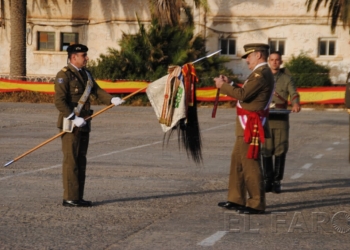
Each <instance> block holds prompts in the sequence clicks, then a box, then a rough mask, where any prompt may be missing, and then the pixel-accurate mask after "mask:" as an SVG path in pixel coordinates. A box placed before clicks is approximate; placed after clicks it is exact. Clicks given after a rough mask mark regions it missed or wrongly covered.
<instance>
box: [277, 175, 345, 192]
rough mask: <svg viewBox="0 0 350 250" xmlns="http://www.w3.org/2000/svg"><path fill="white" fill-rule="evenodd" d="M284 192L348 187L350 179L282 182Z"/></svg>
mask: <svg viewBox="0 0 350 250" xmlns="http://www.w3.org/2000/svg"><path fill="white" fill-rule="evenodd" d="M282 187H283V193H295V192H303V191H310V190H319V189H327V188H346V187H350V178H349V179H331V180H320V181H310V182H290V183H284V182H282Z"/></svg>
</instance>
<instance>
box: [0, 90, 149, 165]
mask: <svg viewBox="0 0 350 250" xmlns="http://www.w3.org/2000/svg"><path fill="white" fill-rule="evenodd" d="M145 89H147V87H144V88H141V89H138V90H136V91H135V92H133V93H131V94H129V95H127V96H125V97H123V98H122V100H124V101H125V100H126V99H129V98H130V97H132V96H134V95H136V94H137V93H140V92H141V91H143V90H145ZM114 106H115V105H114V104H111V105H109V106H107V107H105V108H103V109H101V110H100V111H98V112H96V113H95V114H93V115H91V116H89V117H86V118H85V121H88V120H91V119H92V118H94V117H95V116H98V115H99V114H102V113H103V112H105V111H107V110H108V109H110V108H113V107H114ZM65 133H66V132H65V131H62V132H60V133H58V134H57V135H55V136H53V137H51V138H50V139H48V140H46V141H44V142H42V143H40V144H39V145H37V146H35V147H34V148H32V149H30V150H28V151H27V152H25V153H23V154H21V155H20V156H18V157H16V158H15V159H13V160H11V161H9V162H7V163H6V164H5V165H4V167H7V166H9V165H11V164H12V163H14V162H16V161H18V160H19V159H21V158H23V157H24V156H26V155H28V154H30V153H32V152H33V151H35V150H37V149H38V148H41V147H42V146H44V145H46V144H48V143H49V142H51V141H53V140H55V139H56V138H58V137H60V136H62V135H64V134H65Z"/></svg>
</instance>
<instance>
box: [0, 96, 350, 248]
mask: <svg viewBox="0 0 350 250" xmlns="http://www.w3.org/2000/svg"><path fill="white" fill-rule="evenodd" d="M94 108H95V110H99V109H101V108H103V107H102V106H99V107H97V106H95V107H94ZM198 113H199V121H200V126H201V132H202V139H203V155H204V162H203V165H201V166H196V165H195V164H194V163H193V162H192V161H191V160H190V159H188V158H187V156H186V153H185V152H184V151H183V150H179V149H178V144H177V141H176V136H175V137H173V138H174V140H172V141H170V142H169V145H168V146H167V147H164V148H163V145H162V139H163V132H162V131H161V128H160V126H159V124H158V122H157V120H156V117H155V114H154V112H153V110H152V108H151V107H123V106H120V107H116V108H113V109H110V110H109V111H107V112H105V113H103V114H101V115H99V116H98V117H96V118H94V119H93V132H92V133H91V142H90V148H89V153H88V172H87V175H88V176H87V183H86V195H85V198H86V199H90V200H92V201H94V203H95V206H93V207H92V208H66V207H63V206H62V205H61V202H62V185H61V168H60V163H61V158H62V155H61V150H60V146H61V142H60V139H56V140H54V141H52V142H50V143H49V144H47V145H46V146H44V147H42V148H40V149H38V150H36V151H34V152H33V153H31V154H29V155H27V156H25V157H24V158H22V159H20V160H18V161H16V162H15V163H13V164H11V165H10V166H9V167H7V168H4V167H2V166H3V164H5V163H7V162H9V161H10V160H12V159H14V158H16V157H17V156H19V155H21V154H22V153H24V152H26V151H27V150H29V149H31V148H33V147H34V146H36V145H39V144H40V143H42V142H43V141H46V140H47V139H49V138H51V137H52V136H54V135H55V134H57V133H58V131H57V130H56V128H55V124H56V117H57V111H56V109H55V108H54V106H53V105H52V104H27V103H0V152H1V153H0V164H1V166H0V249H269V250H271V249H348V248H349V244H350V224H349V220H350V178H349V177H350V168H349V162H348V147H349V145H348V131H349V124H348V115H347V114H346V113H345V112H339V111H338V112H331V111H306V110H304V111H302V112H301V113H299V114H291V117H290V118H291V131H290V134H291V142H290V150H289V153H288V156H287V169H286V173H285V180H284V182H283V191H284V192H283V193H281V194H279V195H276V194H271V193H269V194H267V203H268V204H267V205H268V207H267V213H266V214H264V215H251V216H248V215H237V214H235V213H232V212H230V211H225V210H223V209H221V208H219V207H217V203H218V202H219V201H224V200H226V195H227V181H228V171H229V162H230V154H231V150H232V146H233V143H234V126H235V119H234V118H235V114H236V113H235V110H234V109H224V108H220V109H218V111H217V117H216V118H215V119H213V118H211V109H210V108H205V107H202V108H200V109H199V110H198Z"/></svg>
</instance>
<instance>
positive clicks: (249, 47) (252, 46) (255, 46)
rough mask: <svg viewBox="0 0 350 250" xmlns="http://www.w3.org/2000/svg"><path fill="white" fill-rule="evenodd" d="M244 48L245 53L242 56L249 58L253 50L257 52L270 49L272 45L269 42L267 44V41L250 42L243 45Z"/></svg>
mask: <svg viewBox="0 0 350 250" xmlns="http://www.w3.org/2000/svg"><path fill="white" fill-rule="evenodd" d="M243 48H244V51H245V53H244V55H243V56H242V58H247V57H248V55H249V54H250V53H252V52H255V51H264V50H266V51H268V50H269V48H270V46H269V45H268V44H265V43H249V44H246V45H244V46H243Z"/></svg>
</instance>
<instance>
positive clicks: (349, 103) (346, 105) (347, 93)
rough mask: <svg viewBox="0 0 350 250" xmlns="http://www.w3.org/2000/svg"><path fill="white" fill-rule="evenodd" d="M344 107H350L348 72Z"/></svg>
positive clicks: (349, 76)
mask: <svg viewBox="0 0 350 250" xmlns="http://www.w3.org/2000/svg"><path fill="white" fill-rule="evenodd" d="M345 107H346V108H347V109H350V73H348V77H347V79H346V87H345Z"/></svg>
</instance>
